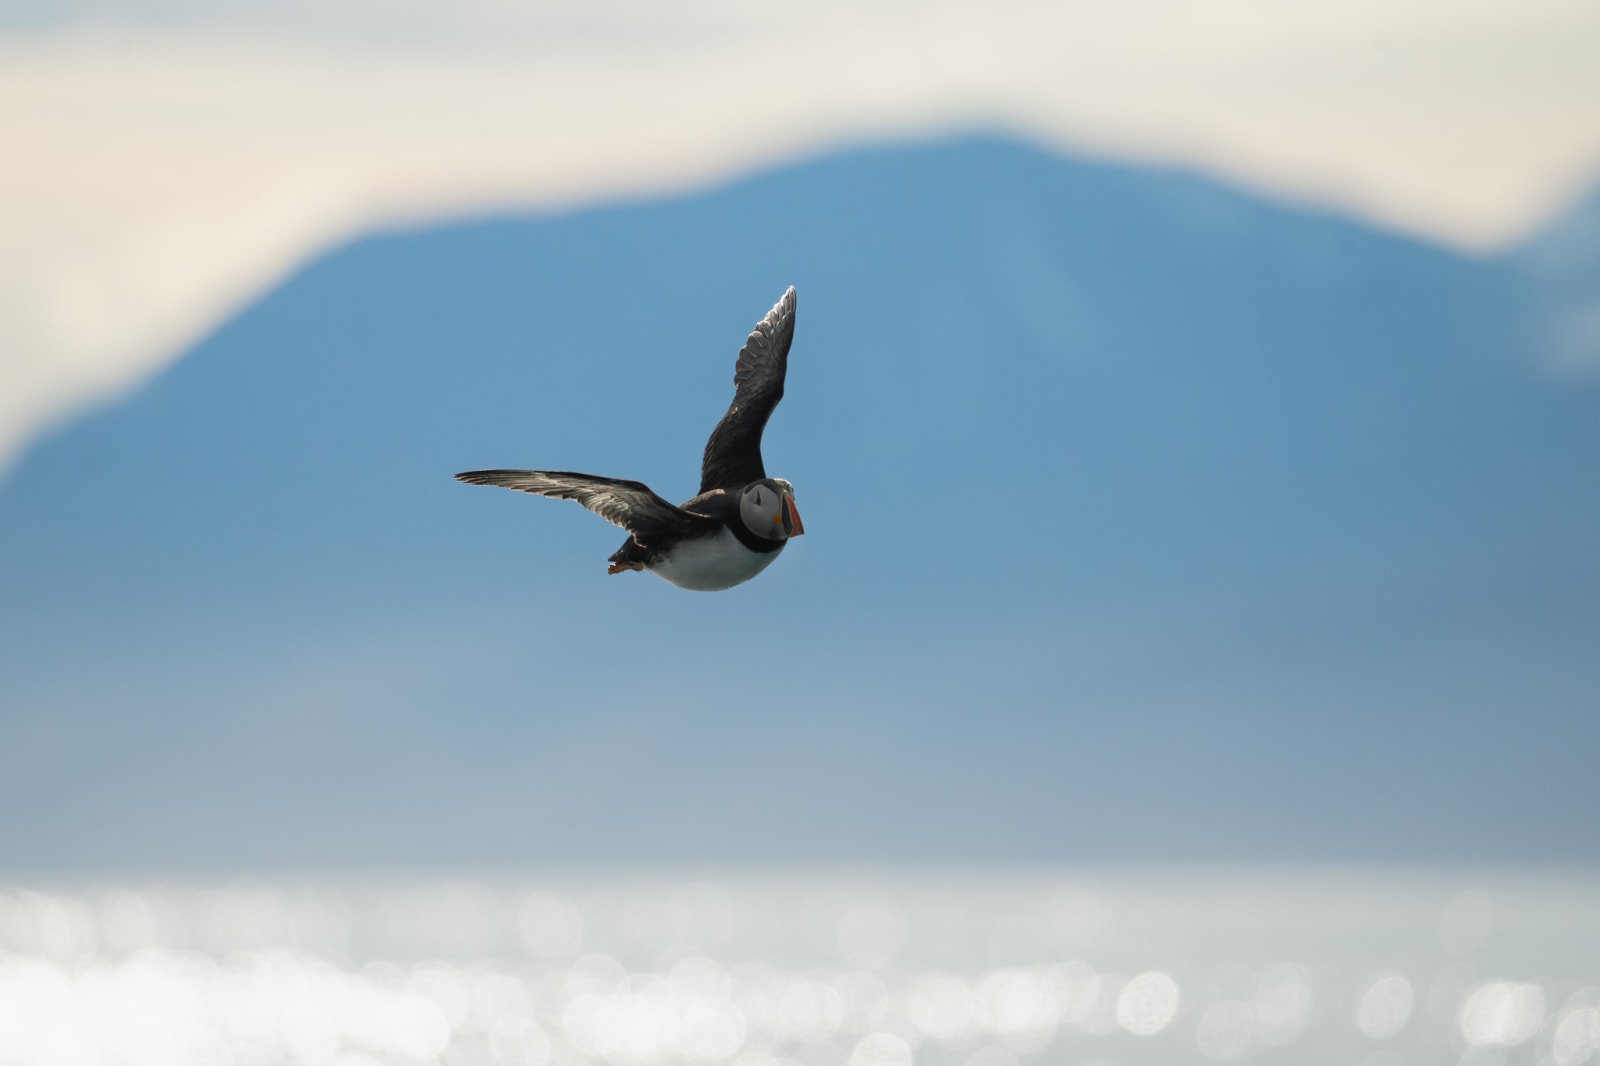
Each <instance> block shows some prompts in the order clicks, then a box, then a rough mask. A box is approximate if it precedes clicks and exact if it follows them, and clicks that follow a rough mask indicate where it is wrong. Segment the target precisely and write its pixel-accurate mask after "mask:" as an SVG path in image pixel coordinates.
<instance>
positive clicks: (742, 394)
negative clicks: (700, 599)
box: [456, 285, 805, 592]
mask: <svg viewBox="0 0 1600 1066" xmlns="http://www.w3.org/2000/svg"><path fill="white" fill-rule="evenodd" d="M794 306H795V301H794V286H792V285H791V286H790V287H789V291H788V292H786V293H784V294H783V298H782V299H781V300H779V301H778V302H777V304H775V305H774V306H773V308H772V310H771V311H769V312H767V317H766V318H763V319H762V320H761V321H760V322H758V323H756V328H755V329H754V330H752V331H751V333H750V339H749V340H747V341H745V342H744V348H743V349H741V350H740V352H739V362H738V364H737V365H736V366H735V367H734V372H733V386H734V392H733V403H732V404H731V405H729V407H728V413H727V414H725V415H723V416H722V421H720V422H718V423H717V428H716V429H714V430H712V431H711V439H710V440H708V441H707V442H706V450H705V455H704V456H703V457H702V458H701V460H700V494H699V495H698V496H696V497H695V498H694V499H692V500H689V501H687V502H685V503H684V504H683V505H682V506H680V507H674V506H672V504H670V503H668V502H667V501H666V500H664V499H662V498H661V497H660V496H657V495H656V494H655V493H654V492H652V491H651V490H650V488H649V486H647V485H645V484H644V483H642V482H639V481H622V480H619V479H617V478H610V477H597V476H596V475H594V474H573V473H568V472H566V471H562V470H470V471H468V472H467V473H464V474H457V475H456V480H457V481H465V482H467V483H468V484H471V485H499V486H501V487H502V488H508V489H517V490H519V491H521V492H531V493H534V494H535V495H539V496H553V497H556V498H557V499H562V500H577V501H578V502H579V503H581V504H583V505H584V506H585V507H587V508H588V509H589V510H591V511H593V512H594V513H595V514H597V515H599V516H600V517H601V518H604V519H605V520H606V521H607V522H610V523H612V524H613V525H618V526H621V527H622V528H623V529H626V530H627V531H628V539H627V542H626V543H624V544H623V545H622V547H621V548H618V549H617V551H616V552H615V554H613V555H612V556H611V559H610V563H611V565H610V566H609V567H607V568H606V573H608V574H620V573H622V571H624V570H648V571H650V572H651V573H652V574H655V575H656V576H657V577H660V578H663V579H665V580H667V581H670V582H672V583H673V584H674V585H677V586H678V587H679V588H685V589H694V590H696V591H702V592H712V591H716V590H719V589H726V588H732V587H733V586H734V585H738V584H740V583H742V582H745V581H749V580H750V579H751V578H753V577H755V576H756V575H757V574H759V573H761V571H763V570H765V569H766V568H767V567H768V566H769V565H771V563H772V560H774V559H776V558H777V557H778V553H779V552H781V551H783V546H784V545H785V544H787V543H788V542H789V538H790V537H798V536H800V534H802V533H804V532H805V526H803V525H801V523H800V511H799V509H798V508H797V507H796V506H795V503H794V486H793V485H791V484H789V483H788V482H787V481H785V480H783V479H782V478H775V477H768V476H767V471H766V468H765V467H764V466H763V465H762V462H761V431H762V430H763V429H765V428H766V425H767V419H768V418H769V417H770V416H771V415H772V409H773V408H774V407H776V406H778V401H779V400H781V399H783V377H784V372H785V370H786V369H787V367H788V364H789V344H790V342H791V341H793V340H794Z"/></svg>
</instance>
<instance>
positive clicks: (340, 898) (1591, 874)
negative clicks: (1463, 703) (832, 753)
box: [0, 868, 1600, 1066]
mask: <svg viewBox="0 0 1600 1066" xmlns="http://www.w3.org/2000/svg"><path fill="white" fill-rule="evenodd" d="M1597 1052H1600V871H1577V872H1573V871H1527V870H1523V871H1504V870H1501V871H1477V872H1466V871H1439V870H1418V871H1406V870H1393V869H1388V870H1359V869H1326V870H1314V869H1283V868H1264V869H1245V868H1229V869H1208V870H1196V869H1146V870H1117V871H1100V872H1095V873H1088V872H1081V871H1080V872H1072V871H1058V870H1001V869H989V870H971V869H964V870H947V869H931V868H929V869H914V870H907V869H900V870H889V871H882V870H879V871H871V870H840V869H811V868H807V869H796V870H762V871H749V870H743V871H712V870H694V871H681V872H675V873H663V872H660V871H622V870H614V871H607V872H566V873H557V872H542V873H526V874H505V873H501V874H494V875H473V876H460V877H454V878H448V879H443V878H437V877H432V878H425V877H415V876H386V877H378V876H371V875H369V876H363V877H343V878H340V877H322V878H315V879H305V880H299V881H292V882H291V881H258V882H243V881H241V882H230V883H216V882H211V883H204V882H187V883H184V882H175V881H168V882H165V883H97V884H88V883H79V884H55V885H39V884H35V885H31V886H26V887H24V886H20V885H19V886H11V887H6V888H0V1063H6V1064H34V1063H38V1064H48V1066H71V1064H77V1063H83V1064H92V1063H138V1064H150V1066H157V1064H159V1066H182V1064H187V1063H196V1064H206V1066H217V1064H228V1063H239V1064H254V1063H262V1064H267V1063H272V1064H277V1063H291V1064H307V1066H312V1064H330V1066H358V1064H370V1063H400V1064H409V1063H440V1064H450V1066H455V1064H462V1066H465V1064H494V1066H566V1064H574V1066H575V1064H580V1063H590V1062H593V1063H618V1064H623V1066H632V1064H640V1066H642V1064H647V1063H708V1064H720V1063H732V1064H735V1066H774V1064H778V1063H796V1064H802V1066H831V1064H839V1066H910V1064H913V1063H916V1064H928V1066H939V1064H951V1066H1017V1064H1023V1063H1033V1062H1038V1063H1079V1062H1081V1063H1099V1064H1111V1063H1131V1064H1136V1063H1158V1062H1159V1063H1170V1062H1177V1061H1190V1062H1195V1061H1200V1062H1205V1061H1215V1062H1229V1061H1240V1062H1252V1063H1265V1062H1281V1063H1348V1064H1351V1066H1403V1064H1406V1063H1443V1062H1459V1063H1463V1064H1474V1066H1476V1064H1486V1066H1497V1064H1506V1063H1538V1064H1554V1066H1579V1064H1581V1063H1586V1062H1600V1055H1597Z"/></svg>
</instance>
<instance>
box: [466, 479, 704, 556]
mask: <svg viewBox="0 0 1600 1066" xmlns="http://www.w3.org/2000/svg"><path fill="white" fill-rule="evenodd" d="M456 480H457V481H464V482H466V483H467V484H469V485H498V486H499V487H501V488H506V489H516V490H517V491H518V492H531V493H533V494H534V495H536V496H550V497H553V498H555V499H558V500H577V501H578V502H579V503H581V504H583V505H584V506H585V507H587V508H588V509H589V510H591V511H593V512H594V513H595V514H597V515H599V516H600V517H601V518H604V519H605V520H606V521H607V522H610V523H611V524H612V525H617V526H621V527H622V528H623V529H626V530H627V531H628V532H630V533H632V534H634V535H635V536H636V537H637V538H639V539H640V540H641V542H643V541H648V540H649V539H650V538H651V537H652V536H656V535H659V534H661V533H664V532H676V533H688V532H692V531H694V530H695V529H697V528H699V527H701V526H703V525H705V524H706V523H708V522H710V521H712V520H711V519H707V518H705V517H704V516H702V515H697V514H692V513H690V512H688V511H685V510H684V509H683V508H681V507H674V506H673V505H672V504H670V503H668V502H667V501H666V500H664V499H662V498H661V497H660V496H657V495H656V494H655V493H654V492H652V491H651V490H650V487H649V486H648V485H646V484H644V483H643V482H641V481H624V480H622V479H620V478H612V477H599V476H597V475H594V474H575V473H572V472H570V471H566V470H469V471H467V472H466V473H464V474H457V475H456Z"/></svg>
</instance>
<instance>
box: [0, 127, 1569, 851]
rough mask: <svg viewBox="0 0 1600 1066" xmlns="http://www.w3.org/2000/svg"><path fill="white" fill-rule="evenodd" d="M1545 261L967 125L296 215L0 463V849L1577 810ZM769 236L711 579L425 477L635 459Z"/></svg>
mask: <svg viewBox="0 0 1600 1066" xmlns="http://www.w3.org/2000/svg"><path fill="white" fill-rule="evenodd" d="M1557 235H1559V232H1558V233H1557ZM1548 236H1549V235H1547V237H1548ZM1569 258H1570V257H1569ZM1579 258H1580V260H1581V259H1582V257H1579ZM1552 262H1554V263H1556V266H1554V267H1552V266H1551V263H1552ZM1560 262H1561V260H1560V257H1554V258H1552V257H1551V256H1548V255H1535V254H1534V253H1533V250H1523V251H1522V252H1519V253H1518V254H1516V255H1511V256H1506V257H1503V258H1498V259H1474V258H1468V257H1463V256H1460V255H1456V254H1453V253H1450V252H1447V251H1444V250H1441V249H1439V248H1434V247H1429V246H1427V245H1424V244H1420V243H1417V242H1415V241H1411V240H1407V239H1404V238H1401V237H1397V236H1394V235H1392V234H1387V233H1381V232H1375V231H1373V230H1370V229H1366V228H1363V227H1362V226H1360V225H1357V224H1354V223H1352V222H1350V221H1348V220H1345V219H1342V218H1336V217H1332V216H1328V215H1322V214H1317V213H1315V212H1311V211H1307V210H1302V209H1298V208H1292V207H1288V206H1284V205H1281V204H1276V203H1271V202H1266V201H1263V200H1261V199H1258V198H1255V197H1252V196H1250V195H1247V194H1244V193H1241V192H1238V191H1235V190H1232V189H1229V188H1227V187H1224V186H1222V185H1219V184H1217V183H1215V182H1213V181H1211V180H1208V179H1204V178H1201V177H1197V176H1194V175H1191V174H1187V173H1181V172H1175V171H1154V170H1139V169H1130V168H1127V167H1121V166H1112V165H1106V164H1102V163H1094V162H1088V161H1084V160H1079V159H1072V158H1065V157H1062V156H1059V155H1054V154H1050V153H1047V152H1044V151H1041V150H1038V149H1036V148H1032V147H1029V146H1026V145H1022V144H1018V143H1013V142H1009V141H1005V140H1000V139H994V138H984V137H977V138H962V139H957V140H952V141H940V142H936V143H926V144H910V145H896V146H889V147H877V148H871V149H863V150H857V151H851V152H845V153H842V154H837V155H831V156H829V157H827V158H823V159H819V160H816V161H813V162H809V163H805V164H802V165H797V166H791V167H786V168H784V169H781V170H778V171H775V172H772V173H767V174H763V175H760V176H757V177H753V178H750V179H748V180H743V181H740V182H737V183H735V184H732V185H729V186H727V187H723V188H718V189H715V190H713V191H710V192H706V193H702V194H697V195H693V196H685V197H681V198H675V199H670V200H663V201H649V202H640V203H627V204H619V205H611V206H606V207H600V208H594V209H587V210H583V211H578V212H573V213H565V214H546V215H536V216H519V217H495V218H489V219H483V220H479V221H472V222H467V223H459V224H451V225H445V226H437V227H429V228H425V229H416V230H401V231H392V232H385V233H380V234H374V235H370V236H368V237H365V238H363V239H360V240H357V241H354V242H352V243H350V244H348V245H346V246H343V247H341V248H338V249H337V250H334V251H332V252H330V253H328V254H327V255H324V256H322V257H321V258H319V259H317V260H316V261H315V262H312V263H310V264H309V265H307V266H306V267H305V268H304V269H302V270H300V271H298V272H297V273H296V274H294V276H292V277H291V278H289V279H288V280H287V281H285V282H284V283H283V284H282V285H280V286H279V287H278V288H277V289H275V290H274V291H272V292H270V293H269V294H267V295H265V296H264V297H262V298H261V299H259V300H258V301H256V302H255V303H254V304H253V305H252V306H250V307H249V308H247V309H246V310H244V311H243V312H241V313H240V314H238V315H237V316H236V317H234V318H233V319H232V320H231V321H229V322H228V323H226V324H225V325H224V326H222V327H221V328H219V329H218V330H216V331H215V332H214V333H213V334H212V335H210V336H209V337H207V338H206V339H204V340H203V341H202V342H201V343H199V344H198V345H196V346H195V347H194V349H193V350H192V351H190V352H188V353H187V354H186V355H185V356H184V358H183V359H181V360H180V361H179V362H177V363H176V364H175V365H174V366H173V367H172V368H171V369H170V370H168V371H167V372H166V373H164V374H163V375H162V376H160V377H159V378H158V379H157V380H155V381H153V382H152V383H150V384H149V385H147V386H146V387H144V388H143V389H141V390H140V391H138V392H137V393H136V394H134V395H132V396H131V397H128V398H127V399H125V400H123V401H121V402H119V403H117V404H115V405H113V406H111V407H109V408H107V409H105V410H102V411H99V412H97V413H95V414H93V415H90V416H87V417H85V418H83V419H82V420H81V421H79V422H78V423H77V424H75V425H73V426H71V427H69V428H67V429H65V430H63V431H61V432H59V433H57V434H55V435H54V436H52V437H50V438H48V439H46V440H44V441H42V442H40V443H39V444H37V445H36V446H35V447H34V448H33V450H32V451H31V452H30V454H29V455H28V456H27V457H26V458H25V459H24V461H23V462H22V463H21V464H20V465H19V466H18V468H17V469H16V470H15V472H14V473H13V474H12V476H11V477H10V478H9V480H8V481H7V482H5V483H4V484H3V485H0V589H4V590H5V591H4V606H3V608H0V811H3V812H4V813H3V814H0V827H3V833H0V836H3V838H4V840H5V847H4V849H3V854H0V863H4V864H6V865H8V866H9V867H12V868H15V869H33V868H38V869H46V870H56V869H128V868H130V867H141V866H148V867H151V868H159V869H170V868H172V867H176V866H194V867H226V866H242V867H251V866H282V865H284V864H306V865H315V866H329V865H371V864H396V863H399V864H435V863H437V864H449V863H530V862H532V863H538V862H595V861H605V862H639V861H651V862H655V861H703V860H763V861H810V860H845V861H851V860H872V861H879V860H891V861H896V860H929V861H991V860H993V861H1000V860H1004V861H1068V862H1071V861H1102V860H1108V861H1109V860H1140V861H1142V860H1164V859H1191V858H1192V859H1217V860H1229V859H1330V860H1398V859H1404V860H1418V859H1421V860H1448V861H1520V860H1544V861H1594V860H1597V859H1600V838H1597V837H1596V835H1595V834H1594V833H1592V832H1589V831H1587V829H1586V828H1585V824H1586V823H1587V822H1588V821H1589V820H1590V819H1589V817H1588V816H1589V814H1590V813H1592V811H1593V810H1594V809H1596V807H1597V806H1600V778H1597V776H1596V775H1595V774H1594V773H1593V766H1592V762H1593V752H1594V751H1595V750H1596V749H1597V746H1600V716H1597V715H1595V713H1594V710H1595V707H1596V699H1597V694H1600V655H1596V654H1595V653H1594V652H1595V648H1596V646H1597V645H1600V553H1597V552H1596V551H1595V545H1596V544H1600V477H1596V476H1595V471H1596V469H1597V460H1600V389H1597V388H1596V387H1595V386H1594V384H1593V383H1592V381H1591V382H1588V383H1586V382H1585V381H1583V380H1579V379H1574V378H1572V377H1570V376H1566V377H1563V376H1561V375H1559V374H1551V373H1549V372H1548V371H1547V368H1548V365H1549V359H1548V358H1547V356H1548V355H1549V352H1550V346H1551V344H1552V343H1554V342H1553V341H1552V340H1551V337H1552V336H1553V334H1552V332H1551V329H1550V323H1551V315H1552V314H1553V313H1554V312H1553V311H1552V308H1554V307H1558V306H1559V307H1562V308H1565V307H1568V306H1570V305H1571V302H1572V301H1571V291H1575V290H1572V286H1574V285H1575V284H1576V282H1574V281H1573V280H1572V279H1573V278H1575V277H1577V276H1578V274H1577V273H1574V272H1575V271H1583V270H1590V269H1591V268H1592V267H1593V264H1594V263H1595V262H1600V258H1596V259H1594V260H1592V261H1580V262H1579V263H1578V264H1576V265H1572V266H1570V267H1563V266H1561V265H1560ZM1530 264H1536V265H1530ZM791 283H792V284H795V285H797V286H798V289H799V315H798V328H797V334H796V341H795V348H794V353H793V356H792V358H791V363H790V380H789V389H788V395H787V398H786V399H785V401H784V403H783V405H782V406H780V407H779V409H778V411H777V413H776V415H775V416H774V418H773V421H772V423H771V425H770V426H769V428H768V432H767V436H766V446H765V453H766V457H767V467H768V471H769V473H772V474H773V475H775V476H780V477H785V478H788V479H789V480H791V481H792V482H794V484H795V486H796V489H797V494H798V501H799V505H800V508H801V511H802V513H803V515H804V517H805V522H806V527H807V535H806V536H805V537H804V538H802V539H800V540H797V541H796V542H794V544H793V545H792V546H791V547H790V548H789V549H788V550H787V551H786V552H785V554H784V557H783V558H782V559H781V560H780V561H779V562H778V563H777V564H776V565H775V566H774V567H773V568H771V569H770V570H769V571H768V572H767V573H766V574H764V575H762V576H761V577H760V578H759V579H757V580H756V581H754V582H752V583H750V584H749V585H746V586H742V587H740V588H737V589H734V590H731V591H729V592H727V593H720V594H705V595H700V594H691V593H686V592H683V591H681V590H678V589H674V588H671V587H669V586H667V585H665V584H664V583H662V582H659V581H656V580H654V579H652V578H650V577H649V576H648V575H639V574H625V575H622V576H617V577H608V576H607V575H606V573H605V559H606V556H607V555H608V554H609V553H610V552H611V551H612V550H613V549H614V548H615V547H616V545H617V543H620V539H621V537H620V534H619V531H617V530H615V529H614V528H612V527H610V526H607V525H606V524H605V523H603V522H601V521H600V520H599V519H598V518H596V517H594V516H593V515H590V514H588V513H586V512H584V511H583V510H581V509H580V508H578V507H577V506H576V505H573V504H570V503H563V502H557V501H549V500H542V499H536V498H533V497H527V496H523V495H521V494H516V493H509V492H503V491H490V490H487V489H482V488H476V487H469V486H463V485H460V484H457V483H455V482H453V481H452V480H451V474H453V473H454V472H456V471H458V470H466V469H474V468H481V467H495V466H527V467H542V468H547V469H567V470H584V471H590V472H594V473H600V474H608V475H613V476H619V477H630V478H638V479H640V480H644V481H646V482H647V483H649V484H650V485H651V486H652V487H654V488H655V489H656V490H657V491H658V492H660V493H661V494H663V495H665V496H668V497H670V498H674V499H683V498H687V497H688V496H690V495H692V494H693V492H694V490H695V488H696V485H697V477H698V461H699V455H700V449H701V447H702V446H703V444H704V440H705V437H706V435H707V434H708V433H709V431H710V429H711V426H712V425H713V424H714V423H715V421H716V419H717V418H718V417H719V416H720V415H721V413H722V411H723V410H724V408H725V407H726V404H727V402H728V400H729V398H730V397H731V392H732V371H733V360H734V356H735V354H736V353H737V351H738V347H739V344H740V342H741V341H742V340H743V338H744V336H745V333H746V332H747V331H748V329H749V328H750V326H751V325H752V324H753V323H754V322H755V321H756V320H757V319H758V318H759V317H760V316H761V315H762V314H763V313H764V312H765V311H766V309H767V308H768V307H770V306H771V304H772V302H773V301H774V300H775V299H776V298H777V297H778V295H779V294H780V293H781V292H782V291H783V289H784V287H785V286H786V285H789V284H791Z"/></svg>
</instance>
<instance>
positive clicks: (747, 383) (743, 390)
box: [700, 285, 794, 492]
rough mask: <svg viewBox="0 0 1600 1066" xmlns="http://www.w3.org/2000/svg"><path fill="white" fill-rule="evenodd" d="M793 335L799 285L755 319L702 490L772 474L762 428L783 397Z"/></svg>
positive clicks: (714, 436)
mask: <svg viewBox="0 0 1600 1066" xmlns="http://www.w3.org/2000/svg"><path fill="white" fill-rule="evenodd" d="M793 340H794V286H792V285H791V286H789V291H788V292H786V293H784V294H783V299H781V300H779V301H778V302H777V304H775V305H774V306H773V308H772V310H771V311H768V312H767V317H766V318H763V319H762V320H761V321H760V322H759V323H757V324H756V328H755V329H754V330H753V331H752V332H751V334H750V339H749V340H747V341H745V342H744V348H743V349H741V350H740V352H739V362H738V365H737V366H736V367H735V368H734V372H733V390H734V391H733V403H732V404H731V405H730V406H729V407H728V413H727V414H725V415H723V416H722V421H721V422H718V423H717V428H716V429H714V430H712V431H711V439H710V440H708V441H706V453H705V456H704V458H702V459H701V461H700V491H701V492H709V491H711V490H712V489H733V488H741V487H743V486H744V485H747V484H749V483H750V482H752V481H755V480H756V479H757V478H763V477H766V476H767V471H766V468H765V467H764V466H763V465H762V463H761V431H762V430H764V429H766V427H767V419H768V418H769V417H771V415H772V409H773V408H774V407H776V406H778V401H779V400H781V399H783V376H784V373H785V371H786V370H787V369H788V366H789V344H790V343H791V342H792V341H793Z"/></svg>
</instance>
